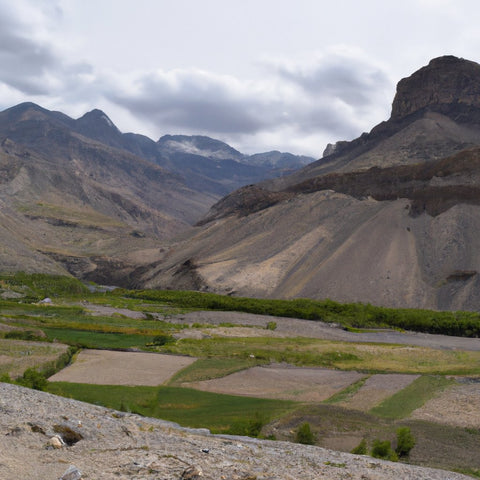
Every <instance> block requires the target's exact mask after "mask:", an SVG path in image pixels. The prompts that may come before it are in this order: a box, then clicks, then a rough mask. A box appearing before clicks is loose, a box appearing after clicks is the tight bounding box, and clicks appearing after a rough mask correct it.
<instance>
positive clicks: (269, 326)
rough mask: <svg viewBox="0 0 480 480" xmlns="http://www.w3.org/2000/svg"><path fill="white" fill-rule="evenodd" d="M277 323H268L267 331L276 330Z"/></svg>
mask: <svg viewBox="0 0 480 480" xmlns="http://www.w3.org/2000/svg"><path fill="white" fill-rule="evenodd" d="M276 328H277V322H268V323H267V330H276Z"/></svg>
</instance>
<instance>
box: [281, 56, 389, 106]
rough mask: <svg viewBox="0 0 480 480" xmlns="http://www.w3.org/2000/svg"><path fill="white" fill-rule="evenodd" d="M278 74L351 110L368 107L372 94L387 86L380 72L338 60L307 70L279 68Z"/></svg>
mask: <svg viewBox="0 0 480 480" xmlns="http://www.w3.org/2000/svg"><path fill="white" fill-rule="evenodd" d="M278 73H279V75H280V76H281V77H283V78H285V79H287V80H289V81H291V82H293V83H295V84H297V85H300V86H301V87H302V88H303V89H305V90H307V91H309V92H311V93H315V94H316V95H321V96H326V97H328V96H333V97H335V98H337V99H339V100H342V101H344V102H345V103H347V104H349V105H352V106H353V107H363V106H366V105H369V104H371V103H372V97H375V93H376V92H377V91H378V90H381V89H382V88H385V87H386V86H387V85H389V80H388V77H387V76H386V75H385V73H384V72H382V71H381V70H380V69H378V68H376V67H374V66H371V65H368V64H365V63H363V62H360V61H358V60H355V59H346V58H342V57H338V58H328V59H326V60H321V61H319V62H318V63H317V64H316V65H312V66H310V67H309V68H301V67H300V66H296V67H288V66H286V65H281V66H279V67H278Z"/></svg>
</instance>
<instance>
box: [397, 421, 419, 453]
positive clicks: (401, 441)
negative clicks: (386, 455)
mask: <svg viewBox="0 0 480 480" xmlns="http://www.w3.org/2000/svg"><path fill="white" fill-rule="evenodd" d="M414 446H415V438H414V437H413V435H412V432H411V431H410V429H409V428H408V427H400V428H399V429H398V430H397V448H396V449H395V452H397V455H398V456H399V457H407V456H408V455H409V453H410V450H411V449H412V448H413V447H414Z"/></svg>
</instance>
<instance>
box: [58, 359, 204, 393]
mask: <svg viewBox="0 0 480 480" xmlns="http://www.w3.org/2000/svg"><path fill="white" fill-rule="evenodd" d="M195 360H196V359H195V358H191V357H183V356H177V355H160V354H157V353H141V352H112V351H109V350H83V351H82V352H80V354H79V355H78V357H77V359H76V361H75V363H73V364H72V365H70V366H68V367H67V368H64V369H63V370H62V371H60V372H58V373H56V374H55V375H53V376H52V377H50V378H49V380H50V381H52V382H72V383H92V384H96V385H151V386H156V385H161V384H162V383H164V382H165V381H166V380H168V379H169V378H170V377H171V376H172V375H174V374H175V373H176V372H178V371H179V370H180V369H182V368H184V367H186V366H187V365H190V364H191V363H193V362H194V361H195Z"/></svg>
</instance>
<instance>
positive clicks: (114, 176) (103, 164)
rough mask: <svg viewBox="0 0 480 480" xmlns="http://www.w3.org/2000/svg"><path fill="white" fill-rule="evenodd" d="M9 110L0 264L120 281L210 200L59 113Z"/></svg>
mask: <svg viewBox="0 0 480 480" xmlns="http://www.w3.org/2000/svg"><path fill="white" fill-rule="evenodd" d="M14 113H15V115H16V116H15V118H10V117H8V115H10V116H12V115H13V114H12V112H8V111H7V113H5V112H2V114H1V116H2V121H1V122H0V135H4V136H3V137H1V145H0V201H1V202H2V207H3V208H2V211H1V215H2V222H1V228H0V235H1V237H0V240H1V244H2V248H3V260H2V263H0V270H3V271H5V270H26V271H40V272H50V271H56V272H63V273H66V272H67V271H68V272H70V273H72V274H75V275H76V276H79V277H82V278H88V279H92V280H96V281H102V282H108V283H111V282H113V283H118V281H121V282H122V284H125V282H126V281H127V280H128V274H129V272H131V271H132V270H133V269H134V268H137V267H138V266H139V265H142V264H144V263H146V262H151V261H154V260H155V259H157V258H158V257H159V255H161V252H159V249H160V248H161V246H162V244H163V242H164V241H165V239H167V238H170V237H171V236H173V235H175V234H178V233H179V232H181V231H183V230H185V229H187V228H189V225H190V224H191V223H192V222H193V221H195V219H197V218H198V217H199V216H200V215H201V214H202V212H205V210H206V209H207V208H208V206H209V205H210V204H211V202H212V200H213V198H212V197H211V196H209V195H204V194H202V193H199V192H194V191H192V190H191V189H189V188H187V187H186V186H185V184H184V183H183V182H182V181H181V179H179V178H178V177H177V176H175V175H172V174H170V173H168V172H166V171H165V170H163V169H162V168H160V167H158V166H156V165H154V164H151V163H149V162H146V161H144V160H142V159H141V158H139V157H136V156H135V155H133V154H131V153H129V152H126V151H122V150H117V149H115V148H113V147H109V146H106V145H104V144H101V143H99V142H97V141H95V140H92V139H89V138H87V137H83V136H82V135H79V134H78V133H76V132H74V131H72V130H70V129H69V128H68V127H67V126H65V125H64V124H63V123H62V122H61V121H57V120H56V117H57V114H54V113H52V112H48V111H44V110H43V109H41V108H40V107H38V106H36V105H33V104H27V105H23V106H21V107H18V108H17V109H16V110H15V112H14ZM5 115H7V117H8V118H10V120H11V121H6V120H5V118H4V116H5ZM8 118H7V120H8ZM61 118H63V117H61ZM135 252H139V253H135Z"/></svg>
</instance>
